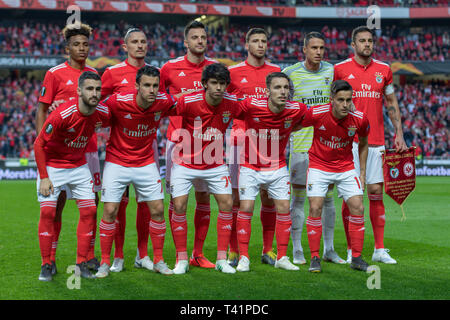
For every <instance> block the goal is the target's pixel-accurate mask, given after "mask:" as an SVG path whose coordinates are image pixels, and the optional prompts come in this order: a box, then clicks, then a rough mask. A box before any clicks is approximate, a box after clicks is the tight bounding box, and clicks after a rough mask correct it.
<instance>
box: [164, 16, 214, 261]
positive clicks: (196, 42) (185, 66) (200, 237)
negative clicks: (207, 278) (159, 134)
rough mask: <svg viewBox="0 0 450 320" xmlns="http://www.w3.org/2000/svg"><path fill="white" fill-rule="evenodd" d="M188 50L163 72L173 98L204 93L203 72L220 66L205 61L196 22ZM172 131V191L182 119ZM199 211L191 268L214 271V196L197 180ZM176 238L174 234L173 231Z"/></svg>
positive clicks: (202, 33) (173, 120) (174, 120)
mask: <svg viewBox="0 0 450 320" xmlns="http://www.w3.org/2000/svg"><path fill="white" fill-rule="evenodd" d="M184 46H185V47H186V49H187V53H186V55H185V56H182V57H179V58H177V59H173V60H169V61H168V62H166V63H165V64H164V65H163V66H162V68H161V87H160V90H161V91H162V92H166V91H168V92H169V93H170V94H171V95H177V94H179V93H182V92H189V91H195V90H200V89H203V87H202V81H201V78H202V71H203V68H204V67H205V66H208V65H210V64H213V63H216V62H217V61H215V60H212V59H210V58H208V57H205V52H206V48H207V35H206V30H205V26H204V25H203V23H201V22H198V21H195V20H194V21H192V22H191V23H189V24H188V25H187V26H186V28H185V29H184ZM169 121H170V123H169V127H168V128H167V146H166V190H170V179H171V171H172V151H173V148H174V146H175V143H176V142H177V141H176V140H174V139H173V138H172V132H173V131H174V130H176V129H179V128H181V122H182V117H180V116H172V117H169ZM194 187H195V199H196V201H197V206H196V207H195V216H194V226H195V239H194V250H193V251H192V256H191V259H190V264H191V265H193V266H198V267H202V268H214V263H212V262H210V261H209V260H208V259H207V258H206V257H205V256H204V255H203V244H204V242H205V239H206V235H207V233H208V229H209V221H210V216H211V208H210V200H209V198H210V195H209V194H208V192H207V187H206V184H205V182H204V181H202V180H197V181H196V182H195V183H194ZM172 198H173V197H171V200H170V205H169V221H170V225H171V226H172V213H173V200H172ZM172 235H173V230H172Z"/></svg>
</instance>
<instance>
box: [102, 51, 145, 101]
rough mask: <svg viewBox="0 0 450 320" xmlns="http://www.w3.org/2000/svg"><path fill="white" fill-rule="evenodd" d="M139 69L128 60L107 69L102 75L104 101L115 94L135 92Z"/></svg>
mask: <svg viewBox="0 0 450 320" xmlns="http://www.w3.org/2000/svg"><path fill="white" fill-rule="evenodd" d="M146 65H149V64H147V63H146ZM139 69H140V68H138V67H135V66H132V65H131V64H129V63H128V59H127V60H125V61H123V62H121V63H118V64H116V65H115V66H112V67H109V68H107V69H106V70H105V72H104V73H103V75H102V99H104V98H106V97H108V96H110V95H113V94H114V93H120V92H129V91H133V90H134V89H135V87H136V74H137V72H138V70H139Z"/></svg>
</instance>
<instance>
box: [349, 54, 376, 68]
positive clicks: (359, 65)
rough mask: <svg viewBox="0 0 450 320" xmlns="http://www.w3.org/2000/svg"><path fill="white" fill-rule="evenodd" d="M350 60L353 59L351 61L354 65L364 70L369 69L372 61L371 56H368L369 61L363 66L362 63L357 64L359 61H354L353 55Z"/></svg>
mask: <svg viewBox="0 0 450 320" xmlns="http://www.w3.org/2000/svg"><path fill="white" fill-rule="evenodd" d="M352 61H353V63H354V64H355V65H356V66H358V67H359V68H361V69H364V70H367V69H369V67H370V66H371V65H372V63H373V58H370V62H369V64H368V65H367V66H364V65H362V64H359V63H358V62H357V61H356V59H355V57H354V56H353V57H352Z"/></svg>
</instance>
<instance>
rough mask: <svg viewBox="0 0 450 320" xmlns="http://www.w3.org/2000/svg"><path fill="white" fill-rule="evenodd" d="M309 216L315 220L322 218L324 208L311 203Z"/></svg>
mask: <svg viewBox="0 0 450 320" xmlns="http://www.w3.org/2000/svg"><path fill="white" fill-rule="evenodd" d="M309 215H310V216H311V217H314V218H317V217H320V216H321V215H322V206H321V205H320V204H319V203H315V202H313V203H310V204H309Z"/></svg>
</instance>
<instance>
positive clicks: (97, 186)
mask: <svg viewBox="0 0 450 320" xmlns="http://www.w3.org/2000/svg"><path fill="white" fill-rule="evenodd" d="M61 33H62V35H63V37H64V40H65V44H66V47H65V49H66V53H67V54H68V56H69V59H68V60H67V61H66V62H64V63H62V64H59V65H57V66H55V67H53V68H51V69H49V70H48V71H47V73H46V74H45V77H44V81H43V83H42V88H41V92H40V96H39V105H38V109H37V112H36V132H37V134H39V133H40V132H41V129H42V126H43V124H44V122H45V119H46V118H47V116H48V111H51V110H53V109H55V107H56V106H58V105H59V104H61V103H63V102H67V101H69V100H71V99H77V98H78V95H77V84H78V78H79V77H80V75H81V74H82V73H83V72H86V71H91V72H95V73H97V71H96V70H95V69H94V68H92V67H90V66H88V65H86V59H87V57H88V54H89V37H90V35H91V33H92V28H91V27H90V26H89V25H86V24H81V25H80V26H78V25H76V24H70V25H67V26H66V27H65V28H64V29H63V30H62V32H61ZM49 109H50V110H49ZM85 152H86V160H87V163H88V166H89V169H90V170H91V173H92V180H93V182H94V187H93V191H94V192H95V199H96V203H98V195H97V192H99V191H100V190H101V179H100V162H99V159H98V152H97V136H96V134H95V132H94V134H93V135H92V138H91V139H90V140H89V144H88V146H87V148H86V149H85ZM66 198H67V194H66V191H65V190H64V189H63V190H61V192H60V193H59V198H58V202H57V206H56V214H55V221H54V226H53V227H54V230H55V232H54V233H53V241H52V252H51V258H50V260H51V265H52V273H53V275H54V274H56V272H57V269H56V262H55V260H56V249H57V246H58V239H59V234H60V232H61V215H62V212H63V209H64V205H65V202H66ZM69 198H70V197H69ZM94 246H95V233H94V237H93V240H92V243H91V247H90V250H89V259H88V266H89V267H90V268H91V269H93V270H94V269H96V268H98V266H99V262H98V260H97V259H96V258H95V256H94Z"/></svg>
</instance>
